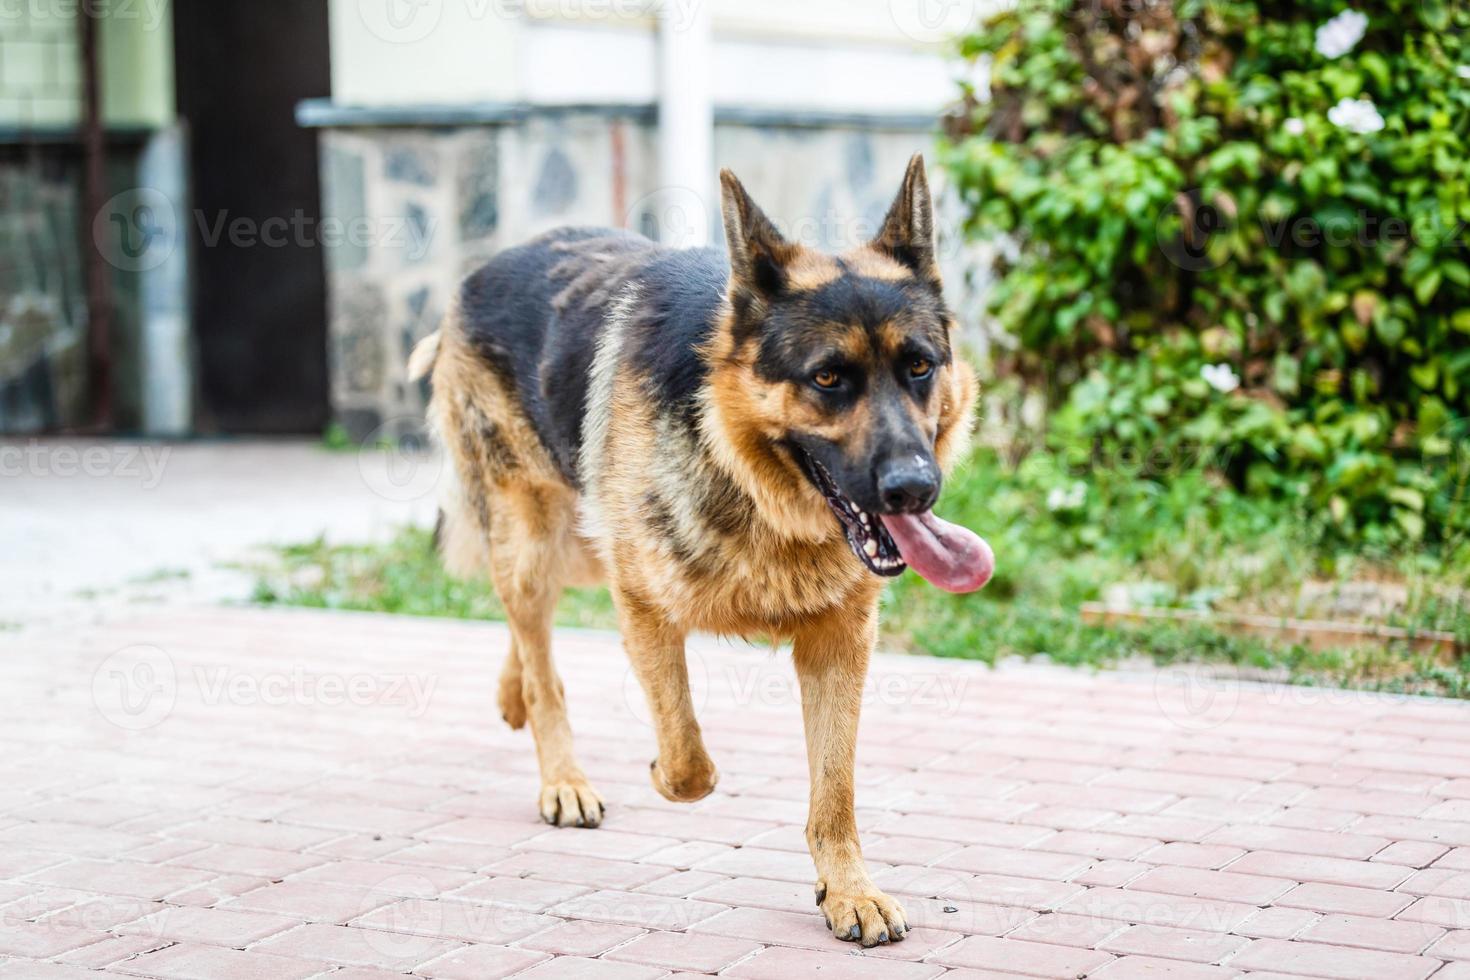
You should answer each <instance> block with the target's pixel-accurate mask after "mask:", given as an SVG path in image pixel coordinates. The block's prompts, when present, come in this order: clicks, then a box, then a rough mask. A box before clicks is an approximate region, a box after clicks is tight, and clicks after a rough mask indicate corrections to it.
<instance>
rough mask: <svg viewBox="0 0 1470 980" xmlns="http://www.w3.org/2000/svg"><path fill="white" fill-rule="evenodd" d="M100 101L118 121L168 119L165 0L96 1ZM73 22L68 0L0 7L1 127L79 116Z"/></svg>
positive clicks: (49, 124) (54, 123)
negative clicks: (98, 19) (97, 11)
mask: <svg viewBox="0 0 1470 980" xmlns="http://www.w3.org/2000/svg"><path fill="white" fill-rule="evenodd" d="M98 9H99V10H100V11H101V14H102V19H101V40H102V45H101V62H102V76H103V77H102V103H103V114H104V118H105V119H106V121H107V122H108V123H110V124H112V125H117V126H163V125H167V124H168V123H169V122H171V121H172V120H173V118H174V96H173V92H174V81H173V26H172V9H171V7H170V5H169V0H136V2H133V3H127V4H124V3H120V2H113V3H111V4H108V3H105V2H101V3H100V6H99V8H98ZM77 29H78V24H77V19H76V15H75V12H74V10H73V9H72V7H71V6H70V5H67V4H26V3H16V4H11V5H8V6H5V7H3V8H0V126H6V127H16V128H20V129H46V128H56V127H67V126H75V125H76V124H77V122H78V120H79V119H80V118H81V92H82V83H81V68H80V66H79V58H80V53H79V47H78V33H77Z"/></svg>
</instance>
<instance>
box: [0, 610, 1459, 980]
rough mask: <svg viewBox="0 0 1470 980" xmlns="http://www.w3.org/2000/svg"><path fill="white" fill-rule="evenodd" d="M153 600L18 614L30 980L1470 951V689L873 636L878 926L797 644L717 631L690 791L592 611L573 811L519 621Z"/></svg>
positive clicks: (1131, 971) (15, 847) (1338, 972)
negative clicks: (1294, 677) (522, 696)
mask: <svg viewBox="0 0 1470 980" xmlns="http://www.w3.org/2000/svg"><path fill="white" fill-rule="evenodd" d="M148 615H149V618H147V619H140V620H138V621H135V622H132V623H128V624H121V625H117V624H114V625H107V626H97V627H94V626H88V627H85V628H83V629H79V630H77V631H74V632H72V633H70V634H65V635H54V634H53V635H43V634H39V633H35V632H25V633H19V634H16V633H11V634H8V635H7V634H0V707H3V710H0V750H3V755H0V903H3V904H0V974H3V975H5V976H19V977H42V978H50V977H57V978H63V977H81V976H84V975H93V976H95V975H96V974H95V973H93V972H92V971H95V970H105V971H107V972H110V973H114V974H131V975H139V976H148V977H179V978H183V977H269V978H278V977H287V978H289V977H311V976H317V975H322V974H326V973H329V972H330V973H331V976H333V977H335V978H337V980H353V978H358V977H381V976H388V975H400V974H405V973H412V974H414V975H417V976H425V977H429V976H432V977H450V978H453V977H465V978H487V977H500V976H509V975H512V974H514V975H517V976H524V977H536V978H542V977H572V976H589V977H609V978H619V977H630V978H631V977H656V976H661V975H664V974H666V973H669V972H671V971H672V972H678V971H687V972H693V973H712V972H721V973H722V974H724V975H728V976H732V977H782V978H784V977H806V976H813V975H816V976H831V977H858V978H862V977H895V978H911V977H912V978H923V977H935V976H941V975H943V976H946V977H948V978H951V980H979V978H982V977H994V976H1004V975H1011V974H1020V975H1026V976H1033V977H1057V978H1061V977H1083V976H1086V977H1097V978H1107V980H1118V978H1128V977H1180V978H1194V977H1200V978H1213V977H1220V978H1226V977H1236V976H1251V977H1256V978H1262V980H1264V978H1267V977H1277V976H1287V975H1290V976H1298V977H1301V976H1318V977H1335V978H1362V980H1396V978H1406V980H1418V978H1424V977H1429V976H1433V977H1435V978H1436V980H1465V978H1467V977H1470V706H1466V705H1459V704H1446V703H1435V702H1415V701H1396V700H1391V699H1382V698H1374V697H1369V696H1363V695H1352V694H1343V693H1340V692H1325V691H1312V690H1306V689H1281V688H1261V687H1254V686H1248V687H1242V686H1232V685H1216V684H1213V683H1209V682H1206V681H1203V680H1202V679H1201V678H1200V677H1198V676H1196V675H1193V674H1190V673H1180V674H1175V673H1165V674H1161V675H1157V676H1155V675H1152V674H1147V675H1145V674H1137V675H1126V674H1125V675H1109V676H1103V677H1096V678H1095V677H1089V676H1086V675H1083V674H1079V673H1073V672H1067V671H1062V670H1057V669H1049V668H1032V667H1008V668H1005V669H1002V670H1000V671H997V672H990V671H987V670H985V669H983V668H978V667H976V666H974V665H971V664H962V663H952V662H940V661H932V660H927V659H917V658H898V657H883V658H880V659H879V661H878V662H877V664H876V667H875V673H874V682H873V684H872V686H871V689H870V697H869V701H868V705H867V707H866V709H865V713H864V718H863V728H862V732H863V737H862V743H861V747H860V749H859V759H860V763H861V768H860V772H859V783H860V787H859V800H858V802H859V806H860V811H859V819H860V822H861V824H862V827H863V831H864V842H865V844H866V846H867V853H868V856H869V859H870V863H871V865H872V867H873V870H874V873H875V876H876V878H877V880H878V881H879V882H880V883H881V884H882V885H884V886H885V887H887V888H888V889H890V890H891V891H892V892H894V893H895V894H897V895H899V896H900V897H901V898H902V900H903V902H904V903H905V904H906V906H907V908H908V910H909V916H910V919H911V921H912V922H914V923H915V924H916V926H917V928H916V929H915V930H914V932H913V933H912V936H911V937H910V938H909V939H908V940H906V941H905V942H903V943H901V944H895V945H892V946H886V947H879V948H877V949H875V950H872V951H869V952H864V953H860V952H858V951H857V950H856V949H855V948H854V947H852V946H848V945H843V944H838V943H836V942H834V941H833V940H831V939H830V937H829V936H828V935H827V934H826V931H825V929H824V928H823V925H822V920H821V917H820V915H819V914H818V913H817V910H816V909H815V908H814V906H813V903H812V890H811V878H812V870H811V867H810V862H809V859H808V857H807V855H806V853H805V847H804V844H803V842H802V835H801V829H800V827H801V823H802V821H803V819H804V811H805V803H804V800H805V794H806V763H805V760H804V750H803V744H802V741H801V735H800V724H799V719H798V714H799V710H798V705H797V702H796V699H795V697H794V689H793V682H792V675H791V672H790V668H789V665H788V663H787V662H786V660H785V658H783V657H779V656H777V657H772V656H771V655H770V654H768V653H766V652H762V651H759V650H750V649H745V648H739V647H729V646H716V645H712V644H703V645H700V646H699V647H698V648H697V650H696V652H695V655H694V657H693V665H694V669H693V674H694V679H695V685H696V688H697V690H698V691H699V692H700V694H699V696H700V698H701V700H702V701H703V702H704V704H703V711H702V718H703V720H704V727H705V731H706V733H707V736H708V741H709V743H710V745H711V749H712V751H713V753H714V755H715V758H716V761H717V763H718V764H719V765H720V767H721V769H722V772H723V780H722V782H721V786H720V789H719V791H717V792H716V793H715V794H714V795H713V796H711V797H710V798H708V799H706V800H704V801H702V802H701V803H699V804H697V805H695V806H692V807H679V806H675V805H673V804H669V803H666V802H664V801H663V800H661V799H660V798H658V797H657V796H656V795H655V794H654V793H653V791H652V789H651V788H650V787H649V785H648V779H647V774H648V760H649V758H650V757H651V754H652V752H653V738H652V733H651V731H650V730H649V729H648V727H647V725H646V724H645V722H644V720H643V718H644V716H643V709H642V706H641V702H640V701H639V699H638V697H637V692H636V689H635V686H634V683H633V681H632V680H631V678H630V677H629V675H628V674H627V671H626V667H625V662H624V659H623V656H622V654H621V652H620V651H619V650H618V649H617V646H616V643H615V642H613V641H610V640H609V639H608V638H607V637H605V636H601V635H597V634H591V633H577V632H571V631H562V632H561V634H560V635H559V643H560V645H559V650H558V657H559V661H560V664H561V667H562V673H563V675H564V676H565V678H566V681H567V686H568V691H569V697H570V701H571V705H572V721H573V726H574V728H575V730H576V733H577V737H578V739H579V748H580V752H581V756H582V760H583V762H584V765H585V766H586V768H587V769H588V771H589V774H590V775H591V776H592V778H593V779H594V781H595V782H596V783H597V785H598V786H599V788H600V789H601V791H602V792H603V794H604V795H605V796H606V797H607V799H608V803H609V811H608V819H607V823H606V825H605V827H604V828H603V829H601V830H595V831H586V830H552V829H549V828H547V827H546V826H544V825H542V824H541V823H539V822H537V820H536V817H535V811H534V800H535V797H536V787H537V780H536V776H535V766H534V759H533V755H532V752H531V743H530V737H529V735H527V734H526V733H524V732H511V731H509V730H507V729H506V728H505V726H504V725H503V724H502V723H501V722H500V720H499V718H498V717H497V716H496V712H495V710H494V709H493V707H492V703H493V697H492V695H493V681H494V677H495V671H496V670H497V668H498V661H499V659H500V656H501V655H502V654H503V651H504V649H505V644H506V635H505V632H504V630H503V629H502V628H500V627H498V626H490V625H480V624H460V623H450V622H443V623H438V622H425V621H421V620H405V619H392V618H384V617H375V616H357V615H349V614H329V613H311V612H262V611H253V610H234V611H229V610H226V611H217V610H198V611H194V610H175V611H171V612H167V613H151V614H148ZM331 971H336V972H331Z"/></svg>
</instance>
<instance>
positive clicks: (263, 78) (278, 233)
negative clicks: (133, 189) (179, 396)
mask: <svg viewBox="0 0 1470 980" xmlns="http://www.w3.org/2000/svg"><path fill="white" fill-rule="evenodd" d="M173 6H174V50H175V52H176V54H175V68H176V72H177V88H178V103H179V105H178V108H179V116H180V118H181V120H182V122H183V123H184V126H185V132H186V133H187V134H188V146H189V151H188V152H189V165H188V166H189V178H190V179H189V183H190V188H191V193H192V197H193V199H192V201H191V203H190V209H191V210H190V215H189V221H188V225H189V230H188V236H189V242H190V262H191V264H192V269H191V272H192V280H193V286H192V292H193V296H192V308H193V322H194V333H195V341H196V344H197V346H198V354H199V392H198V395H199V411H198V419H197V427H198V428H199V430H200V431H202V432H222V433H291V432H320V431H321V430H322V427H323V425H324V424H325V423H326V420H327V414H328V390H327V360H326V358H327V355H326V336H327V324H326V318H327V315H326V310H327V298H326V296H327V291H326V275H325V270H324V269H323V265H322V263H323V257H322V254H321V250H320V247H319V245H318V236H317V234H316V231H317V229H318V227H319V223H320V219H321V194H320V187H319V178H318V173H317V146H316V138H315V135H314V134H313V133H312V132H310V131H308V130H303V129H302V128H300V127H299V126H297V125H296V116H295V111H296V104H297V103H298V102H300V101H301V100H302V99H307V98H316V97H324V96H328V95H330V94H331V74H330V62H329V46H328V36H327V0H251V2H249V3H244V2H241V0H175V2H174V5H173Z"/></svg>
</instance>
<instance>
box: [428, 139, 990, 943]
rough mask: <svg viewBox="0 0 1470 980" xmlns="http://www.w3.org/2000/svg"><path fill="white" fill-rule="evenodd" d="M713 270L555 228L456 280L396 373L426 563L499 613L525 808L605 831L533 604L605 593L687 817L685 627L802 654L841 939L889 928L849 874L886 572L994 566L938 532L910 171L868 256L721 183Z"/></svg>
mask: <svg viewBox="0 0 1470 980" xmlns="http://www.w3.org/2000/svg"><path fill="white" fill-rule="evenodd" d="M720 182H721V186H722V207H723V216H724V222H725V233H726V237H727V239H728V253H726V252H725V251H724V250H720V249H714V248H700V249H689V250H672V249H668V248H662V247H659V246H658V245H656V244H654V243H653V242H651V241H649V240H647V239H645V238H642V237H640V236H638V235H634V234H630V233H627V232H622V231H613V230H606V229H589V228H565V229H560V230H557V231H553V232H550V233H548V234H545V235H543V236H541V237H540V238H537V239H535V240H534V241H531V242H529V243H527V244H525V245H522V246H520V247H517V248H512V249H509V250H508V251H505V252H502V253H501V254H499V255H498V256H496V257H495V258H494V259H492V260H491V261H490V262H489V263H488V264H487V265H485V266H484V267H483V268H481V269H480V270H479V271H478V272H475V273H473V274H472V275H470V277H469V278H468V279H467V280H466V281H465V282H464V284H463V287H462V288H461V290H460V292H459V293H458V295H457V299H456V301H455V303H454V304H453V306H452V307H451V309H450V311H449V313H448V315H447V317H446V318H445V320H444V323H443V325H442V326H441V328H440V330H439V331H438V332H437V333H436V334H434V335H431V336H430V337H429V338H427V339H426V340H425V341H423V342H422V343H421V344H420V345H419V346H418V347H417V348H416V349H415V351H414V353H413V355H412V357H411V360H410V375H412V376H422V375H424V374H427V373H430V372H432V391H433V394H432V398H431V400H430V405H429V415H430V421H431V424H432V426H433V428H434V430H435V431H436V433H437V437H438V438H439V439H440V440H441V441H442V444H443V446H444V447H445V449H446V451H447V454H448V455H449V456H450V457H452V459H453V464H454V465H453V470H454V473H455V476H456V480H455V481H454V482H455V487H454V490H453V493H452V499H450V500H447V501H446V503H445V506H444V510H443V513H442V514H441V525H440V534H439V539H440V548H441V550H442V552H443V555H444V557H445V559H446V563H447V565H448V566H449V568H450V569H451V570H452V571H455V572H460V573H468V572H472V571H475V570H483V569H485V568H488V570H489V573H490V577H491V579H492V581H493V583H494V585H495V590H496V592H497V593H498V594H499V596H500V599H501V601H502V602H503V604H504V606H505V611H506V615H507V617H508V619H509V625H510V632H511V644H510V653H509V656H508V657H507V659H506V662H505V665H504V668H503V670H502V672H501V675H500V691H499V701H500V709H501V712H502V713H503V715H504V717H505V720H506V721H507V722H508V723H509V724H510V726H511V727H512V728H520V727H521V726H523V725H524V724H525V723H526V721H527V720H529V721H530V722H531V731H532V733H533V734H534V735H535V741H536V754H537V756H538V759H539V762H540V768H541V796H540V812H541V816H542V818H543V819H545V820H546V822H547V823H550V824H553V825H556V826H562V827H566V826H577V827H596V826H597V825H598V824H599V823H600V822H601V821H602V817H603V813H604V806H603V799H602V797H601V796H600V795H599V794H598V792H597V791H596V790H595V789H593V788H592V784H591V783H589V782H588V780H587V777H586V776H585V775H584V774H583V772H582V768H581V767H580V766H579V765H578V764H577V760H576V758H575V756H574V755H573V751H572V732H571V728H570V727H569V725H568V723H567V714H566V707H565V703H564V695H563V689H562V682H561V679H560V678H559V676H558V675H557V671H556V667H555V666H554V665H553V663H552V659H551V632H552V610H553V607H554V606H555V605H556V602H557V598H558V597H559V596H560V595H561V592H562V590H563V589H564V588H565V587H567V586H570V585H580V584H590V583H594V582H597V581H606V582H607V583H608V585H609V587H610V589H611V592H612V596H613V600H614V603H615V605H616V608H617V612H618V619H619V623H620V627H621V631H622V636H623V641H624V645H625V646H626V648H627V652H628V656H629V657H630V659H631V660H632V663H633V667H634V670H635V671H636V673H637V675H638V679H639V681H640V682H641V683H642V686H643V690H644V692H645V694H646V695H647V698H648V705H649V709H650V712H651V714H652V717H653V719H654V726H655V729H656V733H657V741H658V755H657V757H656V758H655V759H654V761H653V762H652V763H651V764H650V774H651V776H652V779H653V785H654V787H655V788H656V789H657V790H658V792H659V793H661V794H662V795H663V796H665V797H667V798H668V799H670V800H680V801H694V800H698V799H701V798H703V797H704V796H706V795H708V794H709V793H710V791H711V790H713V789H714V788H715V781H716V778H717V773H716V770H715V765H714V763H713V762H712V761H711V760H710V757H709V754H708V753H707V752H706V751H705V746H704V741H703V738H702V736H701V733H700V728H699V722H698V721H697V720H696V719H695V717H694V710H693V704H692V701H691V698H690V693H689V675H688V671H687V668H686V664H685V652H684V640H685V636H686V634H688V633H689V632H690V631H693V630H703V631H708V632H713V633H718V634H724V635H744V636H751V635H759V636H763V637H775V638H780V639H787V640H790V641H791V642H792V643H793V658H794V660H795V666H796V672H797V675H798V678H799V681H800V685H801V692H802V698H801V700H802V710H803V713H804V720H805V728H806V741H807V755H808V763H809V766H810V776H811V803H810V814H809V817H808V820H807V825H806V837H807V841H808V844H809V845H810V848H811V855H812V860H813V862H814V863H815V865H816V872H817V881H816V899H817V905H818V906H819V907H820V908H821V910H822V913H823V914H824V915H825V916H826V918H827V921H828V924H829V925H830V926H831V928H832V931H833V933H834V934H835V936H836V937H837V938H839V939H845V940H858V941H861V943H862V944H863V945H864V946H872V945H874V944H876V943H884V942H888V941H890V940H897V939H901V938H902V937H903V935H904V933H905V932H906V931H907V930H908V928H909V926H908V922H907V919H906V918H905V916H904V911H903V909H902V907H901V906H900V905H899V904H898V903H897V902H895V901H894V900H893V899H891V898H889V897H888V896H887V895H885V894H884V893H883V892H881V891H879V890H878V889H877V888H876V887H875V886H874V884H873V881H872V879H871V878H870V877H869V875H868V871H867V868H866V867H865V866H864V864H863V858H862V851H861V849H860V847H859V844H858V835H857V827H856V824H855V822H854V818H853V756H854V750H855V746H856V741H857V725H858V710H859V707H860V705H861V701H862V691H863V682H864V678H865V675H866V673H867V667H868V658H869V653H870V651H871V650H872V649H873V645H874V642H875V639H876V637H877V613H878V596H879V592H880V591H881V590H882V588H883V582H884V580H885V579H886V578H888V577H891V576H894V575H897V574H899V573H900V572H902V571H903V569H904V568H905V567H912V568H913V569H914V570H915V571H917V572H918V573H919V574H920V575H922V576H924V577H925V578H927V579H929V580H930V581H931V582H933V583H935V584H936V585H939V586H941V587H943V588H946V589H949V590H951V591H969V590H973V589H977V588H979V587H980V586H981V585H983V584H984V583H985V581H986V580H987V579H988V578H989V577H990V574H991V570H992V568H993V564H994V559H993V557H992V554H991V552H990V549H989V547H988V546H987V545H986V544H985V542H984V541H982V540H981V539H980V538H979V537H977V536H976V535H975V534H973V533H972V532H970V531H967V530H965V529H963V528H959V527H956V526H954V525H951V524H947V523H945V522H943V521H941V520H939V519H938V518H937V517H935V516H934V515H933V514H932V513H931V510H930V508H931V507H932V505H933V504H934V501H935V498H936V497H937V496H938V495H939V484H940V472H941V469H942V468H944V467H945V466H947V465H948V464H949V463H951V462H952V461H953V460H954V459H955V458H956V457H957V456H958V454H959V453H960V452H961V451H962V449H963V447H964V445H965V443H966V441H967V439H968V435H969V430H970V427H971V426H970V417H971V409H972V406H973V403H974V399H975V388H976V385H975V378H974V374H973V372H972V371H971V370H970V368H969V367H968V366H966V365H965V364H964V363H963V362H962V361H960V360H959V359H958V358H956V356H955V352H954V349H953V346H952V344H951V336H950V335H951V332H952V327H953V320H952V317H951V315H950V314H949V312H948V311H947V309H946V307H945V304H944V300H943V297H942V295H941V290H940V278H939V272H938V269H937V267H936V264H935V246H934V232H933V217H932V207H931V202H930V196H929V187H928V183H927V179H926V177H925V175H924V164H923V160H922V159H921V158H920V157H917V156H916V157H914V159H913V160H912V161H911V162H910V164H909V168H908V172H907V175H906V176H905V178H904V181H903V186H902V188H901V190H900V191H899V194H898V197H897V200H896V201H895V202H894V204H893V206H892V208H891V209H890V211H889V212H888V215H887V217H886V219H885V221H884V225H883V227H882V230H881V231H880V233H879V234H878V236H877V238H876V239H875V240H873V241H872V242H870V243H868V244H866V245H864V246H862V247H860V248H857V249H855V250H853V251H851V252H849V253H847V254H844V255H842V256H840V257H839V256H829V255H825V254H821V253H818V252H814V251H811V250H808V249H807V248H805V247H803V246H801V245H800V244H796V243H793V242H790V241H788V240H786V239H785V238H783V237H782V235H781V234H780V233H779V232H778V231H777V229H776V227H775V226H774V225H773V224H772V223H771V221H770V220H769V219H768V218H767V217H766V216H765V215H764V214H763V213H762V212H761V210H760V209H759V208H758V207H756V205H755V203H754V202H753V201H752V200H751V199H750V197H749V196H748V195H747V194H746V192H745V189H744V188H743V187H742V186H741V185H740V182H739V181H738V180H736V179H735V176H734V175H733V174H731V173H730V172H729V171H728V170H726V171H723V172H722V173H721V175H720Z"/></svg>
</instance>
